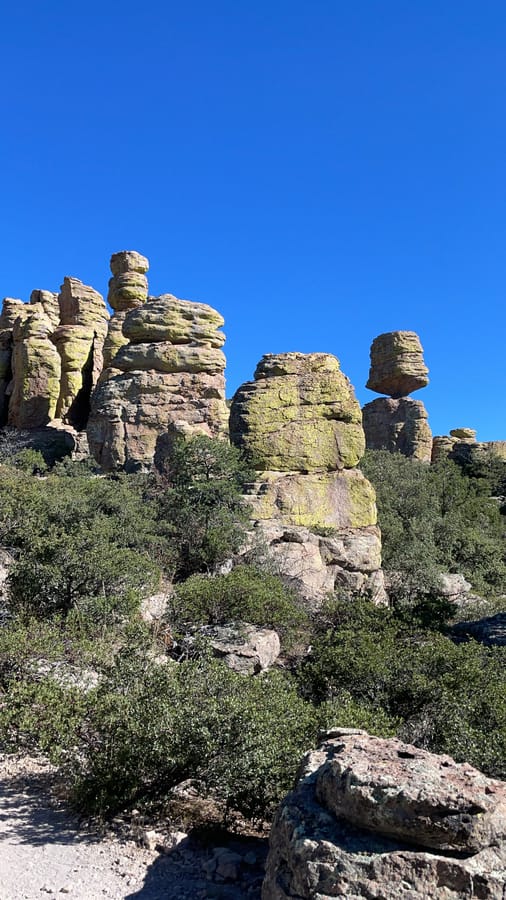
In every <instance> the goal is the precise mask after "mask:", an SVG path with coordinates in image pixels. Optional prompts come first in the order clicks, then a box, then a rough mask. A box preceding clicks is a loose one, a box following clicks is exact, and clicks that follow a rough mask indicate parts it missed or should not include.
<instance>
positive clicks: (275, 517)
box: [230, 353, 385, 603]
mask: <svg viewBox="0 0 506 900" xmlns="http://www.w3.org/2000/svg"><path fill="white" fill-rule="evenodd" d="M230 438H231V441H232V443H234V444H235V445H236V446H238V447H240V448H241V449H243V450H244V451H245V453H246V455H247V457H248V458H249V459H250V460H251V463H252V465H253V466H254V468H255V469H256V472H257V478H256V481H255V483H254V484H252V485H251V488H250V493H249V494H248V498H247V499H248V501H249V502H250V504H251V507H252V519H253V534H252V543H253V544H254V543H255V542H256V539H258V541H259V542H261V543H263V544H267V545H268V546H269V551H270V556H271V558H274V559H275V560H276V563H277V567H278V571H279V573H280V574H281V575H282V576H284V577H285V578H288V579H290V580H291V581H292V582H293V583H294V584H295V585H296V586H297V588H298V589H299V590H300V591H301V592H302V594H303V595H304V596H305V597H306V598H307V599H308V600H309V601H311V602H313V603H316V602H318V601H321V600H322V598H323V597H325V595H327V594H328V593H329V592H332V591H334V590H337V589H339V588H342V589H343V590H344V591H346V592H353V593H354V594H356V593H367V594H370V595H371V596H372V597H373V598H375V599H376V601H377V602H384V600H385V594H384V587H383V575H382V571H381V541H380V534H379V530H378V528H377V527H376V504H375V494H374V489H373V488H372V485H371V484H370V483H369V481H368V480H367V479H366V478H365V476H364V475H363V474H362V472H361V471H360V470H359V469H357V468H356V466H357V464H358V462H359V461H360V458H361V457H362V455H363V453H364V449H365V439H364V432H363V429H362V424H361V413H360V406H359V404H358V402H357V400H356V399H355V394H354V391H353V387H352V386H351V384H350V382H349V381H348V379H347V378H346V376H345V375H344V374H343V373H342V372H341V370H340V365H339V361H338V360H337V359H336V357H335V356H332V355H330V354H327V353H310V354H303V353H283V354H278V355H273V354H268V355H266V356H264V357H262V359H261V361H260V363H259V364H258V366H257V369H256V372H255V376H254V381H252V382H247V383H246V384H243V385H242V386H241V387H240V388H239V389H238V391H237V392H236V394H235V396H234V398H233V400H232V405H231V410H230Z"/></svg>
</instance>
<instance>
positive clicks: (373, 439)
mask: <svg viewBox="0 0 506 900" xmlns="http://www.w3.org/2000/svg"><path fill="white" fill-rule="evenodd" d="M362 416H363V426H364V432H365V441H366V447H367V449H368V450H389V451H390V452H391V453H402V454H403V455H404V456H409V457H413V458H414V459H419V460H421V461H422V462H430V460H431V455H432V432H431V430H430V426H429V422H428V416H427V410H426V409H425V406H424V404H423V403H422V402H421V400H412V399H411V398H410V397H401V398H398V399H396V400H394V399H393V398H391V397H378V398H377V399H376V400H372V401H371V402H370V403H366V405H365V406H364V407H363V409H362Z"/></svg>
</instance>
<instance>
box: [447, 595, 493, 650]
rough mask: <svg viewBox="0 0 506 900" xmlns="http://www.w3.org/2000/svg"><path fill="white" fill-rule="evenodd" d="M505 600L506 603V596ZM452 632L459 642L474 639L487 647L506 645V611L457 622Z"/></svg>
mask: <svg viewBox="0 0 506 900" xmlns="http://www.w3.org/2000/svg"><path fill="white" fill-rule="evenodd" d="M504 601H505V605H506V597H505V598H504ZM451 634H452V637H453V638H454V640H456V641H457V642H458V643H460V642H462V641H470V640H473V641H479V642H480V644H485V646H486V647H506V612H498V613H496V614H495V615H494V616H486V617H485V618H483V619H476V620H475V621H473V622H457V624H456V625H454V626H453V628H452V631H451Z"/></svg>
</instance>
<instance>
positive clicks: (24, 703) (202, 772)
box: [0, 437, 506, 819]
mask: <svg viewBox="0 0 506 900" xmlns="http://www.w3.org/2000/svg"><path fill="white" fill-rule="evenodd" d="M363 468H364V471H365V472H366V474H367V475H368V477H369V478H370V479H371V480H372V481H373V483H374V484H375V487H376V490H377V493H378V508H379V515H380V524H381V527H382V531H383V543H384V560H385V568H386V570H387V572H388V573H389V577H390V580H391V582H392V585H393V600H394V604H393V606H392V608H390V609H384V608H376V607H374V606H373V605H372V604H371V603H369V602H368V601H367V600H364V599H362V600H358V599H357V598H349V597H337V596H336V597H330V598H329V599H328V602H327V603H326V604H325V605H324V607H323V608H322V609H321V610H320V611H319V612H318V613H317V614H315V615H314V616H313V617H312V618H311V617H310V616H309V615H308V613H307V612H304V611H303V609H302V607H301V603H300V600H299V598H298V597H297V596H296V595H295V594H294V593H293V592H292V591H291V590H288V589H287V588H286V587H285V586H284V585H283V584H282V583H281V581H280V580H279V579H278V578H277V577H276V576H274V575H273V574H272V573H271V572H269V571H266V570H262V569H259V568H258V567H254V566H251V565H239V566H237V567H236V568H234V569H232V571H230V572H228V573H226V570H224V569H223V568H222V567H223V563H225V562H226V561H227V560H228V559H230V558H231V557H233V555H234V554H235V553H236V551H237V549H238V548H239V547H240V545H241V543H242V541H243V540H244V536H245V531H246V529H247V521H248V510H247V506H246V505H245V503H244V500H243V497H242V491H243V485H244V483H245V482H246V481H247V480H248V478H249V477H250V475H249V472H248V470H247V467H245V465H244V463H243V461H242V459H241V457H240V455H239V454H238V453H237V451H236V450H233V449H231V448H230V447H228V446H227V445H225V444H223V443H220V442H216V441H211V440H210V439H208V438H204V437H198V438H195V439H193V440H191V441H189V442H187V443H185V444H184V445H183V444H179V445H176V447H175V448H174V451H173V452H172V453H171V454H170V456H169V457H168V458H167V461H166V467H165V470H164V472H163V473H162V474H158V475H157V476H150V477H148V476H141V475H136V476H134V475H131V476H108V477H102V476H98V475H97V473H96V472H95V471H94V469H93V466H88V465H86V464H80V463H69V462H67V463H64V464H60V465H57V466H55V467H54V468H53V469H52V470H47V469H46V467H45V465H44V462H43V460H41V459H40V458H39V457H38V455H37V454H35V455H34V454H33V452H32V451H22V452H21V453H20V454H16V455H15V456H13V457H12V458H11V459H9V460H4V462H3V463H2V464H1V465H0V546H1V547H2V548H3V549H4V550H5V551H6V552H7V553H8V554H9V557H10V558H11V567H10V574H9V587H10V591H11V600H10V603H9V607H8V609H6V610H5V611H4V624H3V625H2V627H1V628H0V742H1V746H2V747H3V748H4V749H7V750H12V749H23V750H24V749H33V748H36V749H40V750H42V751H43V752H44V753H47V754H49V755H50V756H51V757H52V758H53V759H55V760H57V761H58V762H59V763H60V764H61V766H62V767H63V769H64V771H66V772H67V775H68V778H69V783H70V784H71V787H72V792H73V797H74V801H75V803H76V804H77V805H78V806H79V808H80V809H82V810H84V811H87V812H94V813H98V814H100V815H102V816H108V815H112V814H114V813H116V812H117V811H118V810H121V809H128V808H132V807H133V806H135V807H136V808H140V807H147V808H161V807H163V806H165V804H167V803H168V802H169V800H170V797H171V791H172V790H173V788H174V787H175V786H176V785H178V784H179V783H180V782H182V781H186V780H187V779H193V780H194V782H195V783H196V784H197V786H198V789H199V790H200V791H201V792H202V793H204V794H208V795H210V796H212V797H214V798H216V799H217V800H218V801H220V802H221V803H222V806H223V809H224V811H225V812H226V813H227V814H228V813H229V812H230V811H231V810H237V811H239V812H241V813H242V814H243V815H247V816H250V817H253V818H254V819H262V818H263V817H265V816H269V815H270V814H271V813H272V810H273V809H274V807H275V805H276V803H277V802H278V800H279V799H280V797H281V796H282V795H283V794H284V793H285V792H286V790H287V789H288V788H289V786H290V784H291V781H292V779H293V776H294V774H295V770H296V767H297V765H298V762H299V759H300V757H301V755H302V753H303V751H304V750H305V749H307V747H309V746H311V745H312V744H313V745H314V743H315V741H316V738H317V733H318V730H319V729H320V728H321V727H325V726H330V725H332V724H341V725H343V726H355V727H362V728H366V729H367V730H369V731H371V732H373V733H377V734H381V735H393V734H398V735H400V736H402V737H403V738H405V739H407V740H409V741H412V742H414V743H416V744H418V745H420V746H423V747H426V748H428V749H432V750H435V751H438V752H439V751H444V752H448V753H450V754H452V755H453V756H455V757H456V758H457V759H459V760H463V759H466V760H468V761H470V762H471V763H473V764H474V765H476V766H478V767H480V768H481V769H483V770H484V771H485V772H487V773H489V774H492V775H495V776H498V777H502V778H505V777H506V763H505V760H506V665H505V662H506V649H503V648H496V649H486V648H484V647H483V646H481V645H479V644H476V643H474V642H469V643H464V644H460V645H457V644H455V643H454V642H453V641H452V640H451V637H450V632H449V630H448V621H449V617H450V615H452V614H454V609H453V607H451V606H450V605H448V604H447V603H446V602H445V601H442V600H441V597H440V596H439V595H438V593H437V577H438V574H439V573H440V572H442V571H449V572H461V573H463V574H464V575H465V576H466V577H467V578H468V579H469V580H470V581H471V582H472V584H473V588H474V589H475V590H477V591H479V592H481V593H482V594H483V596H486V597H489V596H494V597H496V598H497V597H498V596H499V595H500V594H502V593H506V541H505V529H504V523H505V517H504V516H503V515H501V511H500V503H499V502H498V501H497V500H494V499H491V497H492V496H493V497H497V496H500V494H499V493H498V490H499V489H500V488H501V485H504V484H505V483H506V476H505V471H506V463H505V464H504V466H503V465H502V464H501V463H500V462H499V463H494V465H493V466H490V467H489V469H487V470H486V471H484V470H483V467H482V468H481V469H480V468H479V467H475V468H474V469H473V468H470V469H469V470H467V471H465V470H462V469H460V468H459V467H458V466H456V465H455V464H454V463H446V462H445V463H442V464H440V465H437V466H434V467H429V466H426V465H423V464H419V463H416V462H414V461H412V460H406V459H404V458H403V457H400V456H395V455H391V454H387V453H379V452H375V453H369V454H367V456H366V459H365V460H364V463H363ZM168 580H170V581H173V582H174V591H173V593H172V594H171V596H170V598H169V606H168V612H167V618H168V622H169V623H170V626H171V629H172V632H173V633H175V634H176V635H177V633H178V632H179V633H184V631H185V629H188V628H196V627H197V626H199V625H202V624H222V623H226V622H229V621H231V620H243V621H249V622H252V623H256V624H259V625H265V626H269V627H273V628H275V629H276V630H278V632H279V633H280V635H281V639H282V644H283V646H284V648H285V650H286V649H287V647H289V648H290V655H289V656H288V655H285V657H284V660H283V666H282V667H278V668H276V669H275V670H274V671H271V672H268V673H264V674H262V675H260V676H256V677H254V678H251V677H246V676H242V675H239V674H236V673H234V672H232V671H230V670H229V669H227V668H226V667H225V665H224V664H223V663H222V662H220V661H217V660H216V659H213V658H212V656H211V655H210V653H209V652H208V650H207V649H206V647H205V645H204V646H203V647H202V648H201V651H200V652H199V653H197V654H195V656H194V657H193V658H189V659H185V660H183V661H180V662H176V661H174V660H173V659H172V657H171V655H170V652H169V650H168V648H167V645H166V641H164V635H163V633H162V632H163V629H162V630H161V629H159V628H158V627H151V626H149V625H147V624H146V623H145V622H143V621H142V619H141V617H140V615H139V605H140V601H141V598H142V597H144V596H145V595H146V594H147V593H149V592H150V591H156V590H159V589H160V587H161V585H164V584H166V583H167V581H168ZM308 648H310V650H309V651H308ZM84 688H85V689H84Z"/></svg>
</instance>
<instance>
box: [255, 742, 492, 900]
mask: <svg viewBox="0 0 506 900" xmlns="http://www.w3.org/2000/svg"><path fill="white" fill-rule="evenodd" d="M505 837H506V785H505V784H504V783H503V782H499V781H494V780H493V779H489V778H486V777H485V776H484V775H483V774H482V773H481V772H479V771H477V770H476V769H474V768H472V767H471V766H468V765H466V764H463V765H458V764H457V763H455V762H454V761H453V760H452V759H451V758H450V757H448V756H437V755H435V754H430V753H427V752H426V751H422V750H418V749H417V748H415V747H413V746H411V745H409V744H403V743H402V742H400V741H396V740H382V739H380V738H374V737H372V736H370V735H368V734H366V733H365V732H363V731H359V730H354V729H334V730H333V731H332V732H330V733H329V734H328V735H327V736H326V738H325V740H324V741H323V743H322V744H321V746H320V747H319V748H318V750H315V751H311V752H310V753H308V754H307V755H306V757H305V758H304V760H303V763H302V766H301V770H300V773H299V777H298V780H297V783H296V786H295V789H294V791H293V792H292V793H291V794H289V795H288V797H287V798H286V799H285V800H284V801H283V803H282V804H281V807H280V809H279V810H278V813H277V815H276V818H275V821H274V823H273V827H272V831H271V837H270V852H269V857H268V861H267V870H266V877H265V881H264V885H263V891H262V900H288V898H293V900H316V898H321V900H327V898H330V897H347V898H351V900H358V898H367V900H371V898H377V900H380V898H381V900H397V898H402V900H422V898H425V900H426V898H429V897H430V898H432V897H438V898H444V900H460V898H464V897H480V898H494V900H503V898H504V867H505V865H506V845H505Z"/></svg>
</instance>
